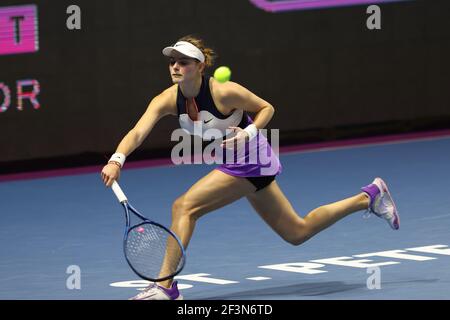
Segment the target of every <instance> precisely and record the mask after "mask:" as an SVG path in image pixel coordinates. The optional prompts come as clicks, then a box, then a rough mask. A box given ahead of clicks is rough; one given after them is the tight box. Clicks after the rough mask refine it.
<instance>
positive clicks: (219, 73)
mask: <svg viewBox="0 0 450 320" xmlns="http://www.w3.org/2000/svg"><path fill="white" fill-rule="evenodd" d="M230 78H231V70H230V68H228V67H226V66H222V67H219V68H217V69H216V71H214V79H216V80H217V81H219V82H222V83H223V82H227V81H228V80H230Z"/></svg>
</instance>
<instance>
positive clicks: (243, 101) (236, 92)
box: [220, 81, 275, 129]
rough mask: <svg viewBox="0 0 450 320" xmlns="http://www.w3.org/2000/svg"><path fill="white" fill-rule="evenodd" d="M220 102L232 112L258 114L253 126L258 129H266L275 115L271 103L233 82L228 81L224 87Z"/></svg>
mask: <svg viewBox="0 0 450 320" xmlns="http://www.w3.org/2000/svg"><path fill="white" fill-rule="evenodd" d="M220 100H221V103H222V105H223V106H224V107H226V108H227V109H228V110H230V111H231V110H233V109H243V110H244V111H247V112H251V113H256V115H255V118H254V119H253V124H254V125H255V126H256V127H257V128H258V129H263V128H265V127H266V125H267V124H268V123H269V121H270V120H271V119H272V117H273V114H274V113H275V109H274V107H273V106H272V105H271V104H270V103H269V102H267V101H266V100H264V99H262V98H260V97H258V96H257V95H256V94H254V93H253V92H251V91H250V90H248V89H246V88H245V87H243V86H241V85H240V84H237V83H235V82H232V81H227V82H226V83H224V84H223V85H222V90H221V99H220Z"/></svg>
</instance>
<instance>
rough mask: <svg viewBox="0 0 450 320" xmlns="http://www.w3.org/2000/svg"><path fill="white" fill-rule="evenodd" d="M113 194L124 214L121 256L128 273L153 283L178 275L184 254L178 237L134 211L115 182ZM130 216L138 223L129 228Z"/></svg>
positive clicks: (183, 260) (182, 264) (184, 257)
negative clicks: (128, 270)
mask: <svg viewBox="0 0 450 320" xmlns="http://www.w3.org/2000/svg"><path fill="white" fill-rule="evenodd" d="M112 190H113V192H114V194H115V195H116V197H117V199H118V200H119V202H120V203H121V204H122V206H123V208H124V210H125V219H126V225H125V234H124V238H123V252H124V255H125V259H126V260H127V263H128V265H129V266H130V267H131V269H132V270H133V271H134V272H135V273H136V274H137V275H138V276H140V277H141V278H143V279H146V280H150V281H153V282H158V281H163V280H167V279H170V278H173V277H174V276H175V275H177V274H178V273H180V272H181V270H182V269H183V267H184V264H185V261H186V253H185V250H184V248H183V245H182V244H181V241H180V240H179V239H178V237H177V236H176V235H175V234H174V233H173V232H172V231H170V230H169V229H168V228H166V227H164V226H163V225H161V224H159V223H156V222H154V221H151V220H149V219H147V218H146V217H144V216H143V215H142V214H140V213H139V212H138V211H137V210H136V209H135V208H133V206H132V205H131V204H130V203H129V201H128V199H127V197H126V196H125V194H124V193H123V191H122V189H121V188H120V186H119V184H118V183H117V182H116V181H114V183H113V184H112ZM130 213H133V214H134V215H135V216H137V217H138V218H139V220H140V221H139V222H138V223H137V224H134V225H133V226H131V224H130Z"/></svg>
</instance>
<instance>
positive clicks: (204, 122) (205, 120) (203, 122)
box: [203, 118, 213, 124]
mask: <svg viewBox="0 0 450 320" xmlns="http://www.w3.org/2000/svg"><path fill="white" fill-rule="evenodd" d="M212 119H213V118H211V119H209V120H208V121H206V120H205V121H203V123H205V124H206V123H208V122H210V121H211V120H212Z"/></svg>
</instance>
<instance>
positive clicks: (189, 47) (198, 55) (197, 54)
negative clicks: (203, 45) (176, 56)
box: [162, 41, 205, 62]
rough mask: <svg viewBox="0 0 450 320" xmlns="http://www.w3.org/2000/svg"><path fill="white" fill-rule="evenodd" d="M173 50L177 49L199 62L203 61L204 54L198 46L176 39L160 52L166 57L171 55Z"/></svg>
mask: <svg viewBox="0 0 450 320" xmlns="http://www.w3.org/2000/svg"><path fill="white" fill-rule="evenodd" d="M173 51H177V52H179V53H181V54H183V55H185V56H187V57H190V58H194V59H197V60H199V61H200V62H205V55H204V54H203V53H202V52H201V51H200V49H199V48H197V47H196V46H194V45H193V44H192V43H190V42H187V41H178V42H177V43H175V44H174V45H173V46H171V47H165V48H164V49H163V51H162V53H163V55H165V56H167V57H171V56H172V52H173Z"/></svg>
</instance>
